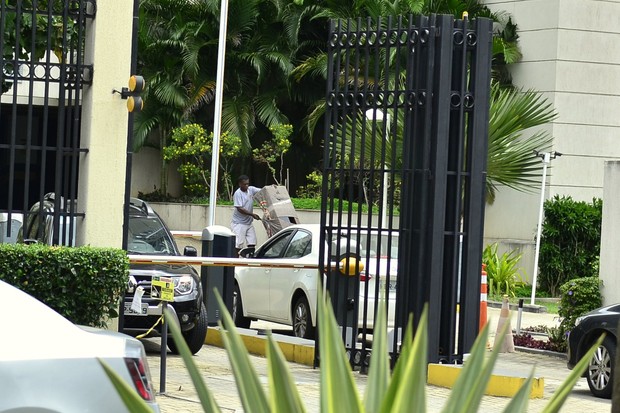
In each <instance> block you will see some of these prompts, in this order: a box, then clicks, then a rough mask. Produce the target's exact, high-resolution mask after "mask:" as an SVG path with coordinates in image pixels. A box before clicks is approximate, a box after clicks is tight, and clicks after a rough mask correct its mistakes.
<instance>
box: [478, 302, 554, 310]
mask: <svg viewBox="0 0 620 413" xmlns="http://www.w3.org/2000/svg"><path fill="white" fill-rule="evenodd" d="M508 305H509V306H510V309H511V310H515V311H518V310H519V304H514V303H509V304H508ZM487 306H489V307H492V308H502V303H500V302H497V301H487ZM523 311H525V312H527V313H546V312H547V307H544V306H542V305H532V304H523Z"/></svg>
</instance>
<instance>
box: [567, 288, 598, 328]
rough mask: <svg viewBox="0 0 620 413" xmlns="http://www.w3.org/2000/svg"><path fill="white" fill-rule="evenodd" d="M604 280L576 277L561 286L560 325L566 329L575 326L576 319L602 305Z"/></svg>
mask: <svg viewBox="0 0 620 413" xmlns="http://www.w3.org/2000/svg"><path fill="white" fill-rule="evenodd" d="M601 284H602V282H601V281H600V280H599V278H598V277H583V278H575V279H573V280H570V281H568V282H567V283H564V284H562V286H561V287H560V307H559V308H558V314H559V315H560V317H562V322H561V323H560V326H561V327H562V328H563V329H564V331H570V330H572V329H573V328H574V327H575V319H576V318H577V317H580V316H582V315H584V314H585V313H587V312H589V311H592V310H594V309H596V308H598V307H600V306H601V305H602V298H601V290H600V287H601Z"/></svg>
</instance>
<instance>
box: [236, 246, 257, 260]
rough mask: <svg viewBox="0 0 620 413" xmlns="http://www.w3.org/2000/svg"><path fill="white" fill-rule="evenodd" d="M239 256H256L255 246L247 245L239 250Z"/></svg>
mask: <svg viewBox="0 0 620 413" xmlns="http://www.w3.org/2000/svg"><path fill="white" fill-rule="evenodd" d="M239 256H240V257H243V258H254V248H253V247H246V248H243V249H242V250H241V251H239Z"/></svg>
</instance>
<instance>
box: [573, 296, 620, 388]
mask: <svg viewBox="0 0 620 413" xmlns="http://www.w3.org/2000/svg"><path fill="white" fill-rule="evenodd" d="M619 321H620V304H614V305H610V306H607V307H601V308H599V309H596V310H594V311H591V312H589V313H587V314H585V315H583V316H581V317H578V318H577V320H576V321H575V328H573V329H572V330H571V332H570V334H569V336H568V363H567V365H568V368H569V369H571V370H572V369H573V367H575V365H576V364H577V363H578V362H579V360H580V359H581V358H582V357H583V355H584V354H585V353H586V352H587V351H588V349H590V347H592V345H593V344H594V342H595V341H596V340H597V339H598V338H599V337H600V336H601V335H602V334H603V333H604V334H605V339H604V340H603V342H602V343H601V345H600V346H599V348H598V349H597V350H596V353H594V356H592V359H591V360H590V363H589V364H588V368H587V370H586V372H585V373H584V377H586V379H587V380H588V386H589V387H590V391H591V392H592V394H593V395H595V396H596V397H604V398H608V399H609V398H611V392H612V389H613V381H614V370H615V364H614V363H615V360H616V352H617V350H618V322H619Z"/></svg>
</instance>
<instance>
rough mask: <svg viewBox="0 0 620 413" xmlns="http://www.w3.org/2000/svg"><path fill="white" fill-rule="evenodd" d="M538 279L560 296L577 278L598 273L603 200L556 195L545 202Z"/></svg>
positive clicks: (551, 291)
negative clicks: (563, 289) (588, 200)
mask: <svg viewBox="0 0 620 413" xmlns="http://www.w3.org/2000/svg"><path fill="white" fill-rule="evenodd" d="M544 212H545V220H544V221H543V225H542V231H541V238H540V262H539V274H538V282H539V287H540V290H541V291H546V292H549V293H550V294H551V295H552V296H553V297H556V296H557V294H558V292H560V286H561V285H562V284H564V283H566V282H567V281H570V280H572V279H573V278H581V277H589V276H598V262H599V255H600V248H601V224H602V219H603V201H602V200H601V199H598V198H594V199H592V202H585V201H575V200H573V199H572V198H571V197H570V196H568V197H566V196H562V197H560V196H558V195H556V196H554V197H553V198H552V199H549V200H547V201H545V202H544Z"/></svg>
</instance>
